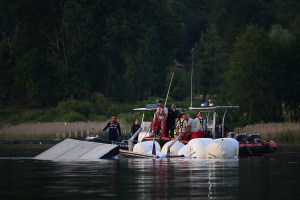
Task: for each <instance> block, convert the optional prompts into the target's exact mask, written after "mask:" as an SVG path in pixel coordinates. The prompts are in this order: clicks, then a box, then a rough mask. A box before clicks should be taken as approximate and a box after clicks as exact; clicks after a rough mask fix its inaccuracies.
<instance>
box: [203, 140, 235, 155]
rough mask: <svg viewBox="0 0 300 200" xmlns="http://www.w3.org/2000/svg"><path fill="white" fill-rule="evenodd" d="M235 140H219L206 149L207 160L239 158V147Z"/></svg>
mask: <svg viewBox="0 0 300 200" xmlns="http://www.w3.org/2000/svg"><path fill="white" fill-rule="evenodd" d="M232 139H233V138H219V139H216V140H214V141H213V142H211V143H209V144H208V145H207V147H206V159H230V158H238V152H239V146H237V145H236V143H235V141H233V140H234V139H233V140H232Z"/></svg>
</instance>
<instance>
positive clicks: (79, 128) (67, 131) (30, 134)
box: [0, 119, 131, 142]
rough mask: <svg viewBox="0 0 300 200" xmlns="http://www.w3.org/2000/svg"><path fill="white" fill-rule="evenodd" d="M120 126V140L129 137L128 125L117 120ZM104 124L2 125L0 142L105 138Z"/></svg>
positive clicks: (47, 123)
mask: <svg viewBox="0 0 300 200" xmlns="http://www.w3.org/2000/svg"><path fill="white" fill-rule="evenodd" d="M118 121H119V122H120V124H121V131H122V136H121V138H120V140H124V139H127V138H128V137H130V134H131V133H130V125H129V124H128V123H126V122H125V121H123V120H122V119H120V120H118ZM106 123H107V121H106V122H95V121H94V122H38V123H21V124H17V125H4V126H3V127H2V128H0V141H2V142H4V141H5V142H6V141H49V140H62V139H65V138H73V139H74V138H75V139H76V138H78V139H83V138H85V137H87V136H93V135H96V134H98V135H99V136H100V137H102V138H107V135H108V131H105V132H103V131H102V129H103V128H104V127H105V125H106Z"/></svg>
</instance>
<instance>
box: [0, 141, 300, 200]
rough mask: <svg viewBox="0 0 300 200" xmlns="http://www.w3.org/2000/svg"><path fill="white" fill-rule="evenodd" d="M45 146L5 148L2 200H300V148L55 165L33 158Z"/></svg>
mask: <svg viewBox="0 0 300 200" xmlns="http://www.w3.org/2000/svg"><path fill="white" fill-rule="evenodd" d="M46 147H47V146H44V145H0V199H1V200H6V199H7V200H12V199H73V200H76V199H272V200H273V199H299V195H300V189H299V184H300V180H299V177H300V176H299V169H300V154H299V152H300V146H284V147H281V148H279V150H278V152H276V153H275V154H273V155H271V156H265V157H260V158H241V159H239V160H223V161H221V160H219V161H213V160H189V159H182V158H178V159H153V160H152V159H119V160H99V161H97V162H52V161H39V160H33V159H31V157H33V156H35V155H36V154H37V153H39V152H41V151H42V150H44V149H43V148H46ZM47 148H48V147H47ZM25 149H26V151H25ZM30 150H31V151H30ZM7 155H9V156H7Z"/></svg>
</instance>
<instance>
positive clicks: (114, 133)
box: [102, 116, 121, 142]
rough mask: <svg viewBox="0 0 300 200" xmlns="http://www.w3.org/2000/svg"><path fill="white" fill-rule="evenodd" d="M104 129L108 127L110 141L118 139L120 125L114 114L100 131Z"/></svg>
mask: <svg viewBox="0 0 300 200" xmlns="http://www.w3.org/2000/svg"><path fill="white" fill-rule="evenodd" d="M106 129H109V131H108V140H109V141H110V142H112V141H118V135H119V136H120V137H121V127H120V123H119V122H118V121H117V117H116V116H112V118H111V120H110V121H109V122H108V123H107V124H106V126H105V127H104V128H103V130H102V131H105V130H106Z"/></svg>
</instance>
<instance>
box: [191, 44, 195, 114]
mask: <svg viewBox="0 0 300 200" xmlns="http://www.w3.org/2000/svg"><path fill="white" fill-rule="evenodd" d="M191 53H192V70H191V108H192V107H193V73H194V48H192V51H191Z"/></svg>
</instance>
